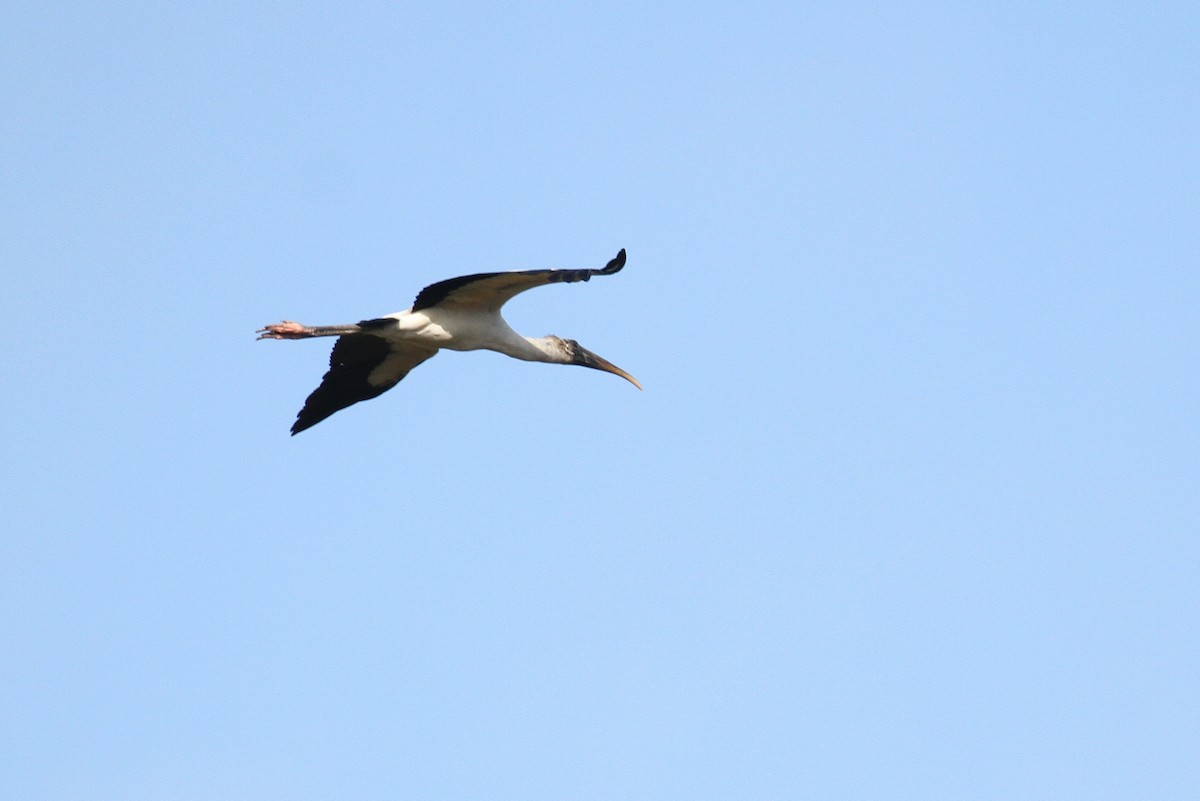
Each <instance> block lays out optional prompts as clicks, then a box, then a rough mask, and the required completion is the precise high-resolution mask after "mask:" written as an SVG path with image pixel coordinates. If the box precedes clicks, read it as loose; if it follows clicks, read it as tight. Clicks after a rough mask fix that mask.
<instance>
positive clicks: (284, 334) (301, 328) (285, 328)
mask: <svg viewBox="0 0 1200 801" xmlns="http://www.w3.org/2000/svg"><path fill="white" fill-rule="evenodd" d="M255 333H257V334H258V338H259V339H304V338H306V337H310V336H312V333H313V332H312V329H311V328H309V327H308V326H306V325H300V323H297V322H293V321H291V320H284V321H283V322H282V323H275V324H273V325H268V326H264V327H263V328H260V329H258V331H256V332H255Z"/></svg>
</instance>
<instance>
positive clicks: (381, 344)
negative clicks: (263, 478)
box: [292, 334, 437, 436]
mask: <svg viewBox="0 0 1200 801" xmlns="http://www.w3.org/2000/svg"><path fill="white" fill-rule="evenodd" d="M435 353H437V349H436V348H430V347H425V346H423V345H418V344H414V343H411V342H402V343H393V342H389V341H387V340H386V339H383V338H381V337H377V336H373V335H371V334H347V335H345V336H341V337H338V340H337V342H335V343H334V345H333V353H332V354H330V356H329V372H327V373H326V374H325V377H324V378H322V379H321V386H319V387H317V388H316V389H315V390H313V393H312V394H311V395H309V396H308V400H306V401H305V402H304V408H303V409H301V410H300V413H299V414H298V415H296V422H295V424H293V425H292V435H293V436H295V435H296V434H299V433H300V432H301V431H303V430H304V429H306V428H312V427H313V426H315V425H316V424H317V423H319V422H321V421H322V420H324V419H325V418H326V417H328V416H329V415H331V414H333V413H334V412H339V411H341V410H342V409H345V408H346V407H347V406H353V405H354V404H356V403H358V402H359V401H364V400H370V399H371V398H375V397H378V396H379V395H382V394H383V393H385V392H387V391H388V390H389V389H391V388H392V387H394V386H396V385H397V384H399V383H400V379H402V378H404V376H406V375H408V371H409V370H411V369H413V368H414V367H416V366H417V365H418V364H420V363H421V362H423V361H425V360H426V359H428V358H430V357H431V356H433V355H434V354H435Z"/></svg>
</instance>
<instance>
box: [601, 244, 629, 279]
mask: <svg viewBox="0 0 1200 801" xmlns="http://www.w3.org/2000/svg"><path fill="white" fill-rule="evenodd" d="M624 266H625V248H621V250H620V251H618V252H617V256H616V258H614V259H613V260H612V261H610V262H609V263H608V264H606V265H604V269H602V270H600V274H601V275H612V274H613V273H615V272H617V271H619V270H620V269H621V268H622V267H624Z"/></svg>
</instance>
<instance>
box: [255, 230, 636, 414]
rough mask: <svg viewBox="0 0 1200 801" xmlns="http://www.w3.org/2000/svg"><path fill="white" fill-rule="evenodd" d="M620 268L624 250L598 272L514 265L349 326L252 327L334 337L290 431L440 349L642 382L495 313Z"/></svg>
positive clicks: (370, 392) (266, 335) (265, 335)
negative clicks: (521, 297)
mask: <svg viewBox="0 0 1200 801" xmlns="http://www.w3.org/2000/svg"><path fill="white" fill-rule="evenodd" d="M624 266H625V249H624V248H622V249H621V251H620V252H619V253H618V254H617V256H616V258H614V259H613V260H612V261H610V262H609V263H608V264H607V265H605V266H604V267H602V268H600V269H598V270H518V271H515V272H505V273H476V274H474V275H464V276H461V277H459V278H450V279H447V280H445V281H439V282H438V283H436V284H430V285H429V286H427V287H425V288H424V289H422V290H421V292H420V293H419V294H418V295H417V299H416V300H415V301H414V302H413V305H412V308H410V309H407V310H405V311H402V312H396V313H395V314H389V315H386V316H384V317H376V318H373V319H370V320H362V321H361V322H358V323H351V324H349V325H318V326H307V325H301V324H300V323H296V322H292V321H291V320H285V321H283V322H281V323H275V324H274V325H268V326H266V327H264V328H260V329H258V331H257V332H256V333H257V334H258V338H259V339H309V338H311V337H337V338H338V340H337V342H335V343H334V345H333V353H332V354H331V355H330V357H329V372H327V373H325V377H324V378H322V379H321V385H320V386H319V387H317V388H316V389H315V390H313V393H312V394H311V395H309V396H308V400H306V401H305V402H304V408H303V409H301V410H300V413H299V414H298V415H296V422H295V423H294V424H293V425H292V435H293V436H295V435H296V434H299V433H300V432H301V431H303V430H305V429H306V428H311V427H312V426H315V425H316V424H317V423H319V422H321V421H322V420H324V419H325V418H326V417H329V416H330V415H331V414H333V413H334V412H338V411H341V410H342V409H345V408H346V407H347V406H353V405H354V404H356V403H358V402H359V401H364V400H370V399H371V398H375V397H378V396H380V395H382V394H383V393H384V392H387V391H388V390H389V389H391V388H392V387H394V386H396V384H398V383H400V380H401V379H403V378H404V376H406V375H408V373H409V371H410V370H412V369H413V368H414V367H416V366H417V365H418V364H420V363H421V362H423V361H425V360H426V359H429V358H431V357H432V356H433V355H434V354H436V353H437V352H438V351H439V350H440V349H442V348H448V349H450V350H494V351H497V352H498V353H503V354H505V355H506V356H512V357H513V358H514V359H522V360H524V361H527V362H547V363H549V364H578V365H582V366H583V367H591V368H594V369H596V370H604V371H605V372H609V373H613V374H614V375H619V376H621V378H624V379H625V380H626V381H629V382H630V383H632V384H633V385H634V386H635V387H637V388H638V389H641V388H642V385H641V384H639V383H638V381H637V379H636V378H634V377H633V376H631V375H630V374H629V373H627V372H625V371H624V370H622V369H621V368H620V367H617V366H616V365H615V364H613V363H611V362H609V361H606V360H605V359H602V358H600V357H599V356H597V355H596V354H594V353H592V352H591V351H590V350H587V349H586V348H584V347H583V346H581V345H580V344H579V343H578V342H576V341H575V340H573V339H561V338H559V337H556V336H544V337H537V338H534V337H524V336H521V335H520V334H518V333H517V332H516V331H514V330H513V329H512V328H510V327H509V325H508V323H506V322H505V321H504V318H503V317H501V316H500V307H502V306H503V305H504V304H505V303H507V302H508V301H509V300H510V299H511V298H513V297H514V296H515V295H518V294H520V293H522V292H524V291H525V290H527V289H533V288H534V287H539V286H545V285H546V284H562V283H568V284H569V283H574V282H576V281H588V280H590V279H591V277H592V276H593V275H612V274H613V273H616V272H619V271H620V269H621V268H622V267H624Z"/></svg>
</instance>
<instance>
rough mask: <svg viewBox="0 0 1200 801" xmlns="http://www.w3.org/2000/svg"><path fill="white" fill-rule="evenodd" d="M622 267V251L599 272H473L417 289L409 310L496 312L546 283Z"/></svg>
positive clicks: (584, 277) (582, 278)
mask: <svg viewBox="0 0 1200 801" xmlns="http://www.w3.org/2000/svg"><path fill="white" fill-rule="evenodd" d="M624 266H625V248H621V252H620V253H618V254H617V257H616V258H615V259H613V260H612V261H610V262H609V263H608V264H607V265H605V266H604V267H602V268H600V269H599V270H520V271H517V272H508V273H476V274H474V275H463V276H460V277H458V278H449V279H447V280H445V281H438V282H437V283H436V284H430V285H429V286H427V287H425V288H424V289H422V290H421V292H420V294H419V295H417V299H416V301H414V302H413V307H412V310H413V311H420V310H421V309H428V308H429V307H430V306H437V305H439V304H453V305H456V306H464V307H469V308H477V309H481V310H486V311H493V312H495V311H499V310H500V307H501V306H503V305H504V304H505V303H507V302H508V301H509V300H510V299H511V298H512V297H513V296H514V295H517V294H520V293H521V292H524V291H525V290H526V289H533V288H534V287H538V286H545V285H546V284H558V283H574V282H575V281H587V280H590V279H591V277H592V276H593V275H612V274H613V273H615V272H618V271H620V269H621V268H622V267H624Z"/></svg>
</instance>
